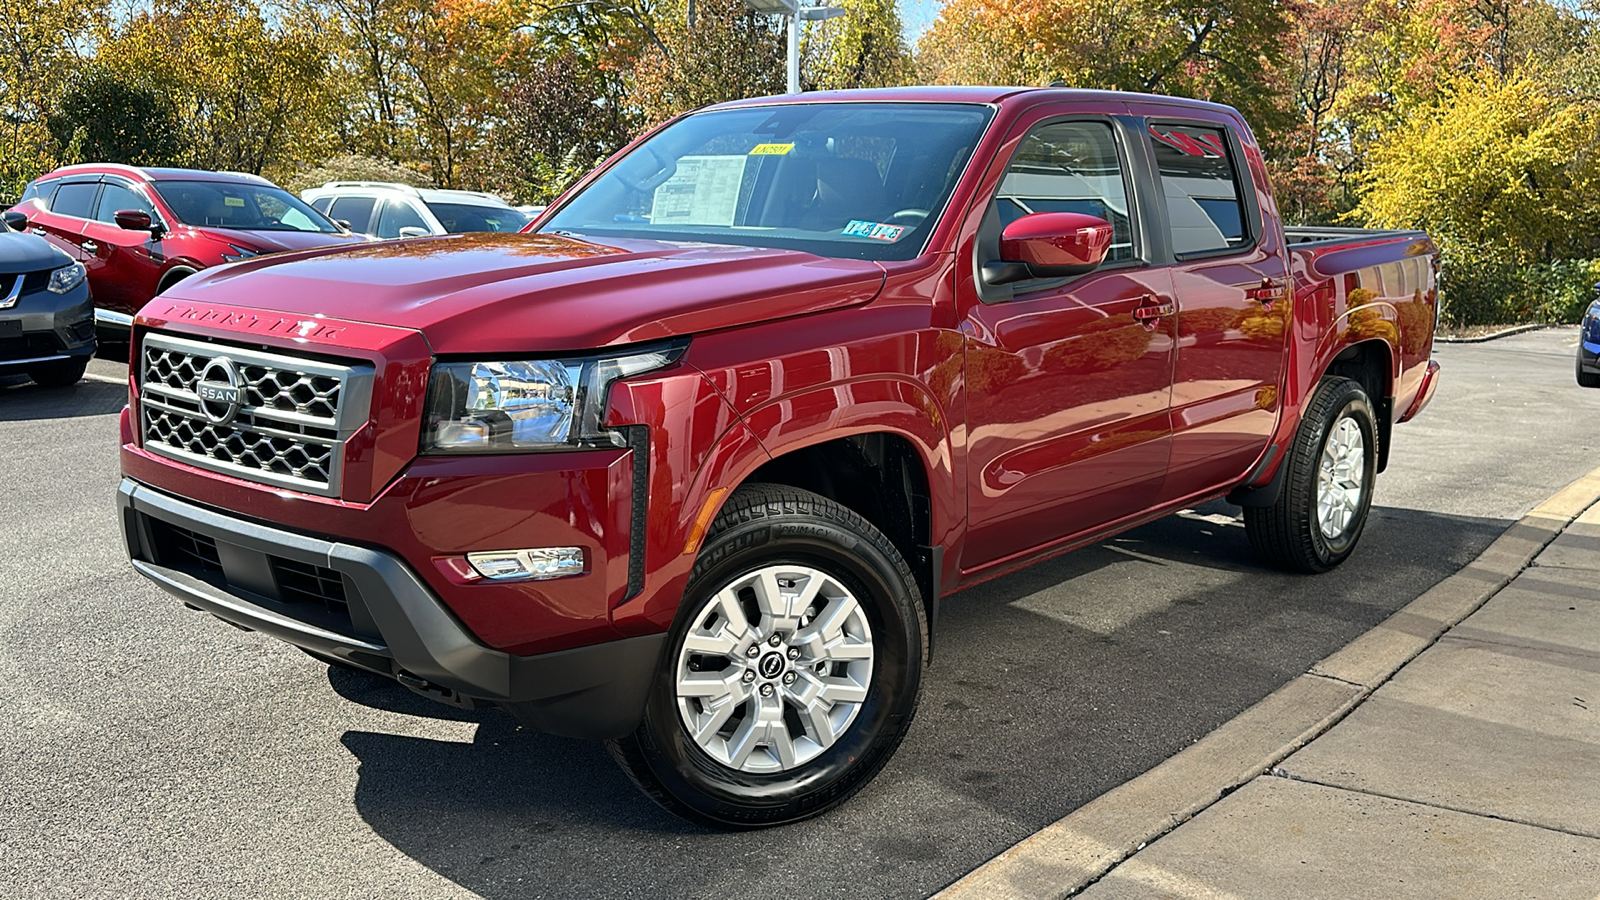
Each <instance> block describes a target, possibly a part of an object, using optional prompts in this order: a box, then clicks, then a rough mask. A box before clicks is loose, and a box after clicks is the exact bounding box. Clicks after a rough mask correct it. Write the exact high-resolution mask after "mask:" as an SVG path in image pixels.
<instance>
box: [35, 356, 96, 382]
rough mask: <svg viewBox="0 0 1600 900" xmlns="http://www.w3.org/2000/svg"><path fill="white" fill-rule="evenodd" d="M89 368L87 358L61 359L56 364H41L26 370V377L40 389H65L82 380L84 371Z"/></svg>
mask: <svg viewBox="0 0 1600 900" xmlns="http://www.w3.org/2000/svg"><path fill="white" fill-rule="evenodd" d="M88 368H89V358H88V357H87V356H84V357H78V358H74V359H63V360H59V361H57V362H48V363H41V364H39V365H37V366H34V367H33V368H31V369H28V370H27V371H28V377H29V378H31V379H33V383H34V384H37V385H38V386H40V387H52V388H53V387H67V386H68V385H73V384H77V383H78V380H79V379H81V378H83V373H84V370H86V369H88Z"/></svg>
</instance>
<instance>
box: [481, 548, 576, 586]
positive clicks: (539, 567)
mask: <svg viewBox="0 0 1600 900" xmlns="http://www.w3.org/2000/svg"><path fill="white" fill-rule="evenodd" d="M467 562H468V563H469V564H470V565H471V566H472V568H473V571H475V572H477V573H478V574H479V575H482V576H483V577H484V578H487V579H489V580H490V581H549V580H550V579H552V578H566V577H569V576H572V575H582V574H583V572H584V559H583V548H582V547H533V548H530V549H527V550H483V551H479V552H476V553H468V554H467Z"/></svg>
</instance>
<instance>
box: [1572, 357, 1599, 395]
mask: <svg viewBox="0 0 1600 900" xmlns="http://www.w3.org/2000/svg"><path fill="white" fill-rule="evenodd" d="M1596 362H1600V360H1597V361H1596ZM1577 368H1578V386H1579V387H1600V372H1585V371H1584V370H1583V351H1581V350H1580V351H1578V365H1577Z"/></svg>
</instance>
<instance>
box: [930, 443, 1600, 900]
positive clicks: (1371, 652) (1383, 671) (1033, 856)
mask: <svg viewBox="0 0 1600 900" xmlns="http://www.w3.org/2000/svg"><path fill="white" fill-rule="evenodd" d="M1596 502H1600V469H1595V470H1594V471H1592V472H1590V473H1589V474H1587V475H1585V476H1583V477H1582V478H1579V479H1578V480H1576V481H1574V482H1572V483H1571V484H1569V485H1567V486H1566V487H1564V488H1562V489H1561V490H1560V491H1557V492H1556V494H1555V495H1554V496H1552V497H1550V499H1548V500H1546V501H1544V502H1543V503H1541V504H1539V505H1538V506H1536V507H1534V509H1533V510H1532V511H1531V512H1529V513H1528V514H1527V515H1526V516H1523V517H1522V518H1521V519H1520V520H1518V521H1517V522H1516V524H1514V525H1512V526H1511V527H1510V528H1508V529H1506V531H1505V533H1504V534H1502V535H1500V537H1498V538H1496V539H1495V541H1494V543H1492V544H1490V545H1489V546H1488V548H1487V549H1485V550H1484V551H1483V553H1482V554H1481V555H1479V556H1478V558H1477V559H1476V560H1474V561H1473V562H1472V563H1471V564H1469V565H1468V566H1466V567H1465V568H1463V569H1462V570H1461V571H1459V572H1457V573H1455V574H1454V575H1451V576H1449V577H1448V578H1445V579H1444V580H1443V581H1441V582H1439V583H1438V584H1436V585H1434V586H1433V587H1432V588H1430V589H1429V590H1428V591H1427V592H1426V593H1424V594H1423V595H1422V596H1420V597H1418V598H1417V599H1415V600H1413V601H1411V602H1410V603H1408V604H1406V606H1404V607H1402V608H1401V609H1400V610H1398V611H1396V612H1395V613H1393V614H1392V615H1390V616H1389V618H1387V619H1385V620H1384V621H1383V623H1382V624H1380V625H1378V626H1377V627H1375V628H1373V629H1372V630H1371V631H1368V632H1367V633H1366V634H1363V635H1361V636H1360V637H1358V638H1356V639H1355V640H1354V641H1351V642H1350V643H1349V644H1348V645H1346V646H1345V647H1344V648H1342V649H1340V650H1338V651H1336V652H1334V653H1333V654H1332V655H1331V656H1329V657H1327V658H1326V659H1324V660H1322V661H1321V662H1319V663H1317V664H1316V665H1314V666H1312V667H1311V669H1310V671H1308V672H1307V673H1306V674H1304V675H1301V676H1299V677H1297V678H1295V679H1294V680H1293V681H1291V682H1289V683H1288V684H1286V685H1284V686H1283V687H1281V688H1279V689H1278V690H1276V691H1274V692H1272V693H1271V694H1269V695H1268V696H1267V697H1266V698H1265V699H1263V700H1262V701H1261V702H1259V703H1257V704H1256V705H1255V706H1252V707H1250V708H1249V709H1247V710H1245V711H1244V712H1243V713H1241V714H1239V715H1238V716H1237V717H1235V718H1234V719H1232V720H1231V721H1229V722H1227V723H1225V724H1223V725H1222V727H1220V728H1218V729H1217V730H1216V731H1213V732H1211V733H1210V734H1208V735H1206V736H1205V737H1204V738H1201V739H1200V740H1199V741H1198V742H1196V743H1195V744H1194V745H1193V746H1191V747H1188V748H1186V749H1184V750H1183V751H1181V752H1179V753H1178V754H1177V755H1175V756H1173V757H1171V758H1170V759H1168V760H1166V761H1165V762H1163V763H1161V764H1160V765H1158V766H1156V767H1155V768H1154V769H1151V770H1150V771H1148V772H1146V773H1144V774H1143V775H1140V776H1138V777H1137V778H1134V779H1133V780H1131V781H1129V782H1127V783H1125V784H1123V785H1122V786H1120V787H1117V788H1115V789H1113V790H1111V791H1110V792H1108V793H1105V794H1102V795H1101V796H1099V797H1097V798H1095V799H1094V800H1091V801H1089V802H1088V803H1086V804H1084V805H1083V806H1082V807H1079V808H1078V809H1077V810H1075V811H1073V812H1072V813H1069V814H1068V815H1067V816H1066V817H1065V818H1062V819H1060V820H1059V821H1057V822H1055V823H1054V824H1051V825H1049V826H1046V827H1045V828H1044V829H1043V830H1041V831H1039V832H1038V833H1037V834H1034V835H1032V836H1030V837H1028V838H1026V839H1024V840H1023V841H1022V842H1020V843H1018V844H1017V845H1015V846H1013V847H1011V848H1010V849H1009V850H1006V851H1004V852H1003V853H1001V854H1000V855H999V856H996V857H995V858H994V859H991V860H990V861H988V862H987V863H984V864H983V865H982V866H979V867H978V868H977V869H975V870H973V871H972V872H970V873H968V874H967V875H966V876H965V877H963V878H961V879H960V880H959V881H957V882H955V883H954V884H952V885H950V886H949V887H947V888H945V889H944V890H943V891H941V892H940V893H939V894H937V895H936V896H937V897H938V898H940V900H978V898H985V900H986V898H1019V900H1021V898H1027V900H1034V898H1045V897H1067V896H1070V895H1072V894H1074V893H1076V892H1078V891H1080V890H1082V889H1083V888H1084V887H1086V886H1087V885H1089V884H1091V883H1093V882H1095V881H1097V880H1099V878H1100V877H1101V876H1102V875H1104V874H1105V873H1106V872H1109V871H1110V870H1111V869H1112V868H1113V867H1115V866H1116V865H1117V864H1118V863H1121V862H1122V861H1123V860H1125V859H1127V858H1128V857H1129V856H1132V855H1133V854H1134V853H1135V852H1137V851H1139V850H1140V849H1143V847H1144V846H1145V845H1146V844H1148V843H1150V842H1151V841H1153V840H1155V839H1156V838H1159V837H1161V836H1162V835H1164V834H1166V833H1167V832H1169V831H1171V830H1172V829H1174V828H1176V827H1178V826H1179V825H1181V824H1183V823H1184V822H1186V821H1188V820H1189V819H1191V818H1193V817H1194V816H1195V815H1197V814H1198V813H1199V812H1200V811H1201V810H1203V809H1205V808H1206V807H1208V806H1210V805H1211V804H1213V803H1215V802H1217V801H1218V800H1220V799H1221V798H1222V797H1224V796H1225V795H1227V794H1229V793H1231V792H1232V791H1233V790H1234V789H1236V788H1238V787H1239V786H1241V785H1243V784H1245V783H1246V782H1248V781H1250V780H1251V779H1252V778H1255V777H1256V776H1258V775H1261V774H1263V773H1264V772H1266V771H1268V770H1269V769H1271V768H1272V767H1273V766H1276V765H1277V764H1278V763H1280V762H1282V761H1283V760H1284V759H1285V758H1286V757H1288V756H1289V754H1291V753H1293V752H1295V751H1296V750H1298V749H1300V748H1301V747H1303V746H1305V745H1306V744H1308V743H1310V742H1311V741H1312V740H1313V739H1315V738H1316V737H1317V736H1319V735H1321V734H1322V733H1323V732H1325V731H1327V730H1328V729H1329V728H1332V727H1333V726H1334V725H1335V724H1336V723H1337V722H1338V721H1339V720H1340V719H1342V718H1344V717H1345V715H1346V714H1348V713H1349V712H1350V711H1351V710H1352V709H1354V708H1355V707H1356V706H1358V705H1359V704H1360V703H1361V702H1362V701H1363V700H1365V699H1366V698H1367V697H1368V696H1370V695H1371V694H1372V692H1373V691H1374V690H1376V689H1377V688H1378V687H1379V686H1380V685H1382V684H1383V683H1384V682H1386V681H1388V680H1389V678H1391V677H1392V676H1393V675H1394V673H1395V672H1397V671H1399V670H1400V668H1401V667H1402V666H1404V665H1405V664H1406V663H1408V662H1410V661H1411V660H1412V659H1414V658H1416V656H1417V655H1418V654H1420V653H1421V652H1422V651H1423V650H1426V649H1427V648H1428V647H1429V646H1430V645H1431V644H1433V642H1434V641H1436V640H1438V638H1439V636H1440V635H1442V634H1444V633H1445V632H1446V631H1448V630H1449V629H1450V628H1451V627H1452V626H1454V625H1455V624H1456V623H1458V622H1460V621H1461V620H1462V619H1465V618H1466V617H1467V616H1469V615H1471V614H1472V613H1474V612H1476V611H1477V609H1478V608H1479V607H1481V606H1482V605H1483V604H1484V603H1486V602H1488V600H1489V598H1491V597H1493V596H1494V595H1495V594H1496V593H1498V592H1499V591H1500V589H1501V588H1503V587H1505V586H1506V585H1507V584H1509V583H1510V582H1511V579H1513V578H1515V577H1516V576H1517V575H1518V574H1519V573H1520V572H1522V570H1523V569H1525V568H1527V567H1528V565H1529V564H1530V563H1532V562H1533V559H1534V557H1536V556H1538V554H1539V552H1540V551H1541V550H1543V549H1544V548H1545V546H1546V545H1548V544H1549V543H1550V542H1551V541H1553V540H1555V538H1556V536H1557V535H1559V534H1560V533H1561V532H1562V531H1563V530H1565V529H1566V528H1567V526H1568V525H1570V524H1571V523H1572V521H1573V520H1574V519H1576V518H1577V517H1578V516H1579V515H1581V514H1583V512H1584V511H1585V510H1587V509H1589V508H1590V507H1592V506H1594V505H1595V504H1596Z"/></svg>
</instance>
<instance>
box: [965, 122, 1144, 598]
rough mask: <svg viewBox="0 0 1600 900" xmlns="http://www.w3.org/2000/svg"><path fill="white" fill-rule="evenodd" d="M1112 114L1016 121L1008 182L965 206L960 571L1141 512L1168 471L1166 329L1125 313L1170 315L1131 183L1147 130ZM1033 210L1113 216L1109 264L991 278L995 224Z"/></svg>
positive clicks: (1003, 178) (1007, 153) (1006, 154)
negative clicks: (987, 275)
mask: <svg viewBox="0 0 1600 900" xmlns="http://www.w3.org/2000/svg"><path fill="white" fill-rule="evenodd" d="M1053 110H1054V111H1057V114H1056V115H1051V112H1052V111H1053ZM1068 110H1070V114H1069V115H1061V114H1060V113H1062V112H1067V111H1068ZM1122 111H1123V107H1122V106H1121V104H1109V103H1108V104H1100V105H1090V104H1085V103H1074V104H1071V106H1070V107H1066V106H1062V105H1054V104H1053V105H1051V107H1048V108H1041V109H1039V110H1038V111H1036V112H1034V113H1032V114H1028V115H1025V116H1024V117H1023V119H1022V120H1021V121H1020V122H1019V124H1018V125H1017V126H1016V129H1015V130H1014V131H1013V138H1012V139H1010V140H1008V142H1007V144H1006V145H1005V148H1004V149H1003V151H1002V156H1003V158H1004V163H1003V165H1004V171H1003V174H1001V175H1000V177H999V181H998V183H997V184H996V186H995V187H994V188H993V189H991V190H990V191H989V192H988V193H987V195H986V199H984V200H981V201H980V203H982V206H980V207H979V208H976V209H974V210H973V212H972V215H974V216H981V222H980V224H979V225H978V229H977V236H976V239H975V241H974V245H973V248H972V250H971V254H972V259H971V260H970V262H969V261H963V263H962V264H961V266H960V270H959V271H960V273H961V274H960V276H959V282H958V283H959V285H960V291H959V295H960V301H959V302H960V303H961V304H962V309H963V314H964V319H965V320H964V322H963V323H962V329H963V331H964V332H965V333H966V335H967V340H966V372H967V410H968V466H967V470H968V478H967V497H968V515H969V521H970V525H969V530H968V535H967V542H966V545H965V547H964V548H963V551H962V566H963V568H966V569H972V568H974V567H977V566H981V565H984V564H987V563H991V562H996V561H999V560H1001V559H1003V558H1005V557H1007V556H1010V555H1013V554H1016V553H1019V552H1024V551H1027V550H1029V549H1031V548H1034V547H1037V546H1040V545H1044V544H1048V543H1051V542H1054V541H1058V540H1061V539H1063V538H1065V537H1068V536H1070V535H1074V534H1080V533H1083V532H1087V531H1091V530H1093V529H1095V528H1097V527H1099V526H1102V525H1105V524H1106V523H1108V522H1111V521H1114V520H1116V519H1119V518H1122V517H1125V516H1128V515H1132V514H1134V513H1137V512H1140V511H1142V510H1144V509H1146V508H1148V507H1149V506H1150V504H1151V503H1152V501H1154V499H1155V496H1156V493H1157V491H1158V489H1159V488H1160V485H1161V480H1162V477H1163V474H1164V473H1165V471H1166V465H1167V454H1168V442H1169V437H1170V427H1169V424H1168V421H1167V407H1168V394H1169V388H1170V383H1171V378H1172V352H1173V331H1172V321H1173V320H1172V317H1171V316H1170V315H1167V316H1165V317H1162V316H1159V315H1155V316H1150V315H1147V314H1146V315H1145V316H1144V317H1143V318H1136V315H1135V311H1136V310H1141V309H1144V311H1145V313H1149V312H1153V311H1155V310H1156V309H1159V308H1161V307H1162V306H1163V304H1168V305H1170V303H1171V282H1170V275H1169V273H1168V270H1167V268H1166V267H1165V266H1163V265H1159V264H1157V265H1153V264H1152V263H1151V261H1150V254H1151V251H1152V249H1153V248H1152V247H1151V242H1150V241H1149V240H1148V238H1147V235H1146V232H1145V230H1144V224H1145V223H1144V222H1143V221H1142V216H1141V215H1140V213H1139V206H1140V203H1139V202H1138V194H1139V192H1140V190H1141V189H1140V188H1139V186H1138V185H1139V183H1140V181H1141V179H1137V178H1135V177H1133V175H1132V171H1133V170H1134V169H1133V167H1134V166H1136V165H1138V164H1139V162H1140V160H1141V159H1142V157H1141V154H1142V147H1140V146H1139V141H1141V140H1142V136H1141V134H1140V132H1139V130H1138V128H1137V127H1136V125H1132V124H1130V120H1128V119H1127V117H1125V116H1119V115H1117V114H1118V113H1120V112H1122ZM1144 182H1145V183H1148V179H1144ZM1030 212H1080V213H1087V214H1091V215H1095V216H1098V217H1100V218H1104V219H1106V220H1108V221H1110V222H1111V223H1112V226H1113V239H1112V241H1113V245H1112V249H1111V252H1110V255H1109V256H1108V257H1107V259H1106V262H1105V263H1104V264H1103V265H1102V266H1101V267H1100V268H1099V269H1097V270H1096V271H1094V272H1092V273H1090V274H1088V275H1082V276H1078V277H1075V278H1054V279H1040V280H1033V281H1025V282H1021V283H1017V284H1012V285H1001V286H994V285H990V284H988V283H987V282H985V280H984V278H983V275H982V273H981V267H982V264H983V263H984V262H986V261H989V260H992V259H997V258H998V253H999V236H1000V233H1001V230H1002V229H1003V228H1004V227H1005V225H1006V224H1008V223H1010V222H1012V221H1014V220H1016V219H1018V218H1020V217H1022V216H1024V215H1027V214H1028V213H1030ZM969 266H970V268H969ZM968 273H971V274H968Z"/></svg>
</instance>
